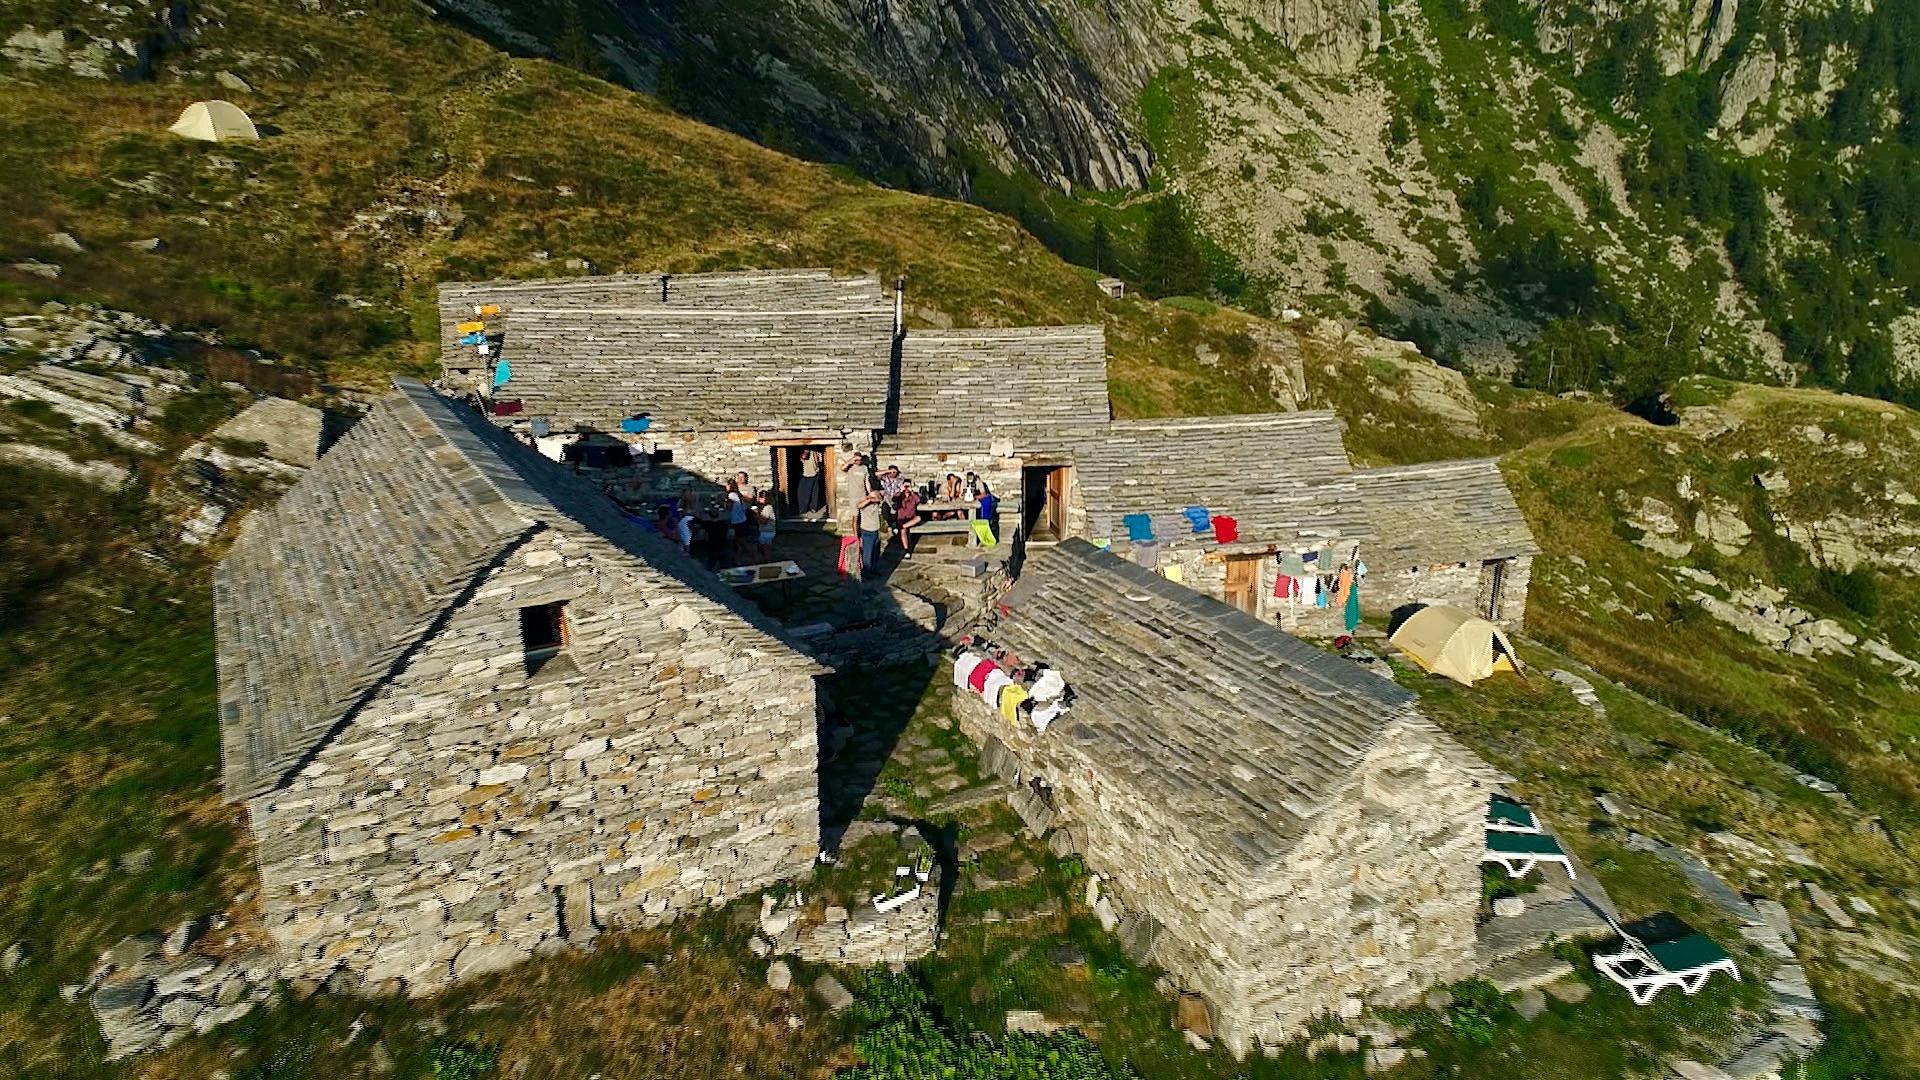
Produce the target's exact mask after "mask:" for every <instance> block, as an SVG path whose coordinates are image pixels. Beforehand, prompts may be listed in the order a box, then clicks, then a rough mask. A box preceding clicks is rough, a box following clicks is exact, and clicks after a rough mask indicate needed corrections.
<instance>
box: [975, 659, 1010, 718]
mask: <svg viewBox="0 0 1920 1080" xmlns="http://www.w3.org/2000/svg"><path fill="white" fill-rule="evenodd" d="M1012 685H1013V676H1011V675H1009V674H1007V673H1006V672H1004V671H1001V670H1000V669H999V668H998V667H996V668H994V669H993V670H992V671H991V672H989V673H988V674H987V678H986V681H985V682H984V683H982V684H981V685H980V697H981V699H982V700H984V701H985V702H986V703H987V707H988V708H993V707H994V706H996V705H998V704H999V702H1000V691H1002V690H1005V689H1006V688H1007V687H1009V686H1012Z"/></svg>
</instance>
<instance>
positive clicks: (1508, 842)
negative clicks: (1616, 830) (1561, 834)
mask: <svg viewBox="0 0 1920 1080" xmlns="http://www.w3.org/2000/svg"><path fill="white" fill-rule="evenodd" d="M1480 861H1481V862H1483V863H1489V862H1490V863H1499V864H1500V865H1501V866H1503V867H1506V870H1507V876H1508V877H1516V878H1520V877H1526V876H1527V874H1528V873H1530V872H1531V871H1532V870H1533V868H1534V867H1536V866H1538V865H1540V864H1541V863H1543V862H1551V863H1559V864H1560V865H1561V866H1563V867H1565V868H1566V871H1567V876H1568V877H1570V878H1571V877H1574V876H1575V875H1574V872H1573V860H1572V859H1569V858H1568V857H1567V853H1566V852H1565V851H1563V850H1561V848H1560V841H1558V840H1555V839H1554V838H1553V837H1551V836H1548V835H1547V834H1546V833H1539V832H1533V833H1525V832H1502V831H1500V830H1497V829H1489V830H1488V831H1487V849H1486V851H1485V852H1484V853H1483V854H1482V855H1481V856H1480Z"/></svg>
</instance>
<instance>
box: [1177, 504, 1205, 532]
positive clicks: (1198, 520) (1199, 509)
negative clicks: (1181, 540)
mask: <svg viewBox="0 0 1920 1080" xmlns="http://www.w3.org/2000/svg"><path fill="white" fill-rule="evenodd" d="M1180 512H1181V513H1182V514H1184V515H1186V519H1187V524H1189V525H1192V526H1193V531H1194V532H1197V533H1203V532H1206V531H1207V530H1208V529H1211V528H1213V516H1212V515H1211V514H1208V513H1207V508H1206V507H1204V506H1189V507H1187V508H1186V509H1185V510H1182V511H1180Z"/></svg>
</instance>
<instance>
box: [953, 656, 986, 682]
mask: <svg viewBox="0 0 1920 1080" xmlns="http://www.w3.org/2000/svg"><path fill="white" fill-rule="evenodd" d="M979 666H980V657H978V656H975V655H974V654H973V653H961V654H960V655H959V656H956V657H954V658H953V685H954V688H955V689H957V690H964V689H966V686H967V679H968V677H969V676H971V675H972V674H973V669H974V668H977V667H979Z"/></svg>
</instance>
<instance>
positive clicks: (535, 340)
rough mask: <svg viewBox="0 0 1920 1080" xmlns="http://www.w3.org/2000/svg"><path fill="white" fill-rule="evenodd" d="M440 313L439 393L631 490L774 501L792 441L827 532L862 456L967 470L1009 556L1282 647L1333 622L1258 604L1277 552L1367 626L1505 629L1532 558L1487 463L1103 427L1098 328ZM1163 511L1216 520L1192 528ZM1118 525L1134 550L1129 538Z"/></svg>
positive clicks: (503, 288) (1328, 437)
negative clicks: (1359, 572) (1067, 568)
mask: <svg viewBox="0 0 1920 1080" xmlns="http://www.w3.org/2000/svg"><path fill="white" fill-rule="evenodd" d="M440 303H441V309H442V334H443V343H444V345H445V349H444V350H443V358H444V360H445V362H446V363H447V364H448V371H449V375H448V384H449V385H450V386H452V387H454V388H456V389H465V390H467V391H469V392H472V393H474V394H476V395H478V396H482V397H487V396H489V395H491V399H492V405H493V406H494V410H495V412H496V417H495V419H496V421H497V422H499V423H501V424H503V425H506V426H510V427H512V428H513V429H514V430H516V431H521V432H523V433H527V434H529V435H531V436H533V437H534V438H535V441H536V442H537V443H539V444H541V445H542V448H543V449H544V450H546V451H548V452H549V453H550V454H553V455H558V454H559V453H560V448H559V445H558V444H559V443H561V442H566V441H571V440H574V439H576V438H580V437H581V436H580V435H579V434H578V433H579V432H592V433H596V434H594V435H592V436H591V437H592V438H596V439H603V440H608V441H619V442H621V443H623V444H624V445H623V446H622V447H621V448H620V449H621V451H622V452H623V453H624V452H627V448H629V447H630V448H631V451H632V452H633V453H637V454H639V455H642V456H643V457H645V458H646V459H647V460H649V461H650V462H652V463H654V464H655V465H657V466H660V467H659V468H655V469H651V470H648V471H647V477H648V479H647V481H646V483H647V484H649V485H650V487H649V490H648V492H646V493H645V495H647V496H652V497H658V496H661V495H664V494H666V493H667V492H668V491H670V490H673V489H675V488H677V487H678V486H680V485H684V484H686V483H688V482H690V481H691V482H693V483H695V484H697V485H698V484H710V483H712V482H716V481H720V480H722V479H724V478H725V477H727V476H730V475H732V474H734V473H737V472H745V473H746V474H747V475H748V477H749V479H750V480H751V481H752V482H753V484H754V485H755V486H759V487H771V488H773V489H775V490H776V491H781V492H791V491H792V490H793V489H794V487H795V484H796V474H797V469H798V467H799V466H798V460H799V455H800V454H801V453H802V451H804V450H807V449H814V450H819V451H821V452H822V453H823V454H824V456H825V457H826V459H827V463H828V469H827V475H828V476H829V477H831V478H832V479H833V481H834V482H833V483H831V484H829V485H828V490H827V501H828V503H829V506H828V509H829V511H830V514H829V518H830V521H831V522H832V523H833V524H834V525H835V526H836V527H838V528H840V529H841V530H843V531H846V530H850V529H851V527H852V515H853V510H854V506H855V504H856V503H857V501H858V496H859V485H858V483H857V481H856V480H855V478H854V477H853V476H852V475H851V474H848V473H846V472H845V470H844V468H843V466H844V465H845V464H846V463H847V462H848V461H850V460H851V455H852V454H854V453H862V454H865V455H868V457H869V460H875V459H877V460H880V461H881V462H883V463H886V464H897V465H899V466H900V467H901V469H902V471H903V472H904V473H905V474H906V475H907V476H908V477H910V478H912V479H914V480H916V481H918V482H921V483H926V482H937V481H939V480H941V479H942V478H943V477H944V476H945V475H946V474H947V473H949V472H952V473H959V474H962V475H964V474H966V473H968V472H973V473H977V474H978V475H979V476H981V477H982V478H983V479H984V480H986V482H987V483H988V485H989V486H990V487H991V488H992V490H993V491H994V493H995V494H996V495H998V496H999V499H1000V509H999V515H998V521H997V522H996V525H997V532H998V534H999V535H1000V536H1002V537H1003V538H1009V537H1010V538H1011V539H1012V540H1013V541H1014V547H1015V549H1016V550H1019V549H1022V548H1024V546H1025V544H1026V543H1027V542H1028V541H1033V542H1036V543H1039V544H1046V543H1053V542H1057V541H1059V540H1062V539H1065V538H1068V537H1081V538H1084V539H1089V540H1095V541H1106V542H1107V543H1109V544H1111V545H1112V546H1113V549H1114V550H1116V551H1118V552H1121V553H1123V554H1126V555H1128V556H1130V557H1135V558H1138V559H1140V560H1141V561H1142V562H1143V563H1148V564H1151V565H1152V566H1153V567H1154V568H1156V569H1158V570H1160V571H1161V572H1162V573H1163V574H1166V575H1167V576H1169V577H1171V578H1173V579H1175V580H1177V581H1179V582H1181V583H1182V584H1185V585H1187V586H1188V587H1189V588H1193V589H1196V590H1198V591H1200V592H1203V593H1206V594H1207V595H1210V596H1214V597H1217V598H1220V599H1223V600H1225V601H1227V602H1228V603H1230V604H1233V605H1234V606H1235V607H1238V608H1240V609H1241V610H1243V611H1247V612H1249V613H1250V614H1253V615H1255V616H1257V617H1258V618H1260V619H1263V620H1266V621H1271V622H1275V623H1277V624H1279V625H1281V626H1284V627H1286V628H1288V629H1292V630H1298V631H1301V632H1312V633H1327V634H1332V633H1339V632H1340V631H1341V630H1342V629H1343V621H1342V617H1341V614H1342V613H1341V612H1340V611H1338V610H1336V609H1334V608H1331V607H1328V608H1321V607H1316V606H1315V605H1314V603H1313V602H1312V599H1311V597H1308V598H1307V599H1306V600H1305V601H1304V602H1303V601H1302V600H1301V599H1300V598H1299V597H1298V596H1297V595H1294V596H1287V595H1282V593H1281V591H1279V590H1277V589H1276V586H1277V585H1278V584H1279V578H1280V576H1281V574H1280V571H1281V565H1282V563H1281V560H1282V559H1283V558H1285V557H1288V556H1300V557H1307V556H1313V557H1314V559H1313V565H1314V566H1315V567H1318V568H1322V569H1323V570H1324V572H1323V573H1320V574H1316V575H1314V576H1316V577H1325V578H1327V579H1328V580H1329V581H1331V576H1332V574H1333V573H1334V572H1335V571H1336V570H1337V569H1338V566H1337V565H1334V566H1330V567H1329V566H1327V564H1328V563H1335V564H1339V563H1347V562H1349V561H1354V562H1364V563H1365V564H1366V565H1367V569H1368V571H1369V575H1368V578H1367V579H1366V580H1365V581H1364V582H1363V583H1362V589H1361V594H1362V600H1363V603H1364V604H1365V606H1367V607H1368V608H1370V609H1372V610H1374V611H1381V610H1388V609H1390V608H1392V607H1394V606H1397V605H1398V604H1399V603H1401V602H1404V601H1406V600H1437V601H1442V602H1446V603H1449V604H1454V605H1457V606H1461V607H1467V608H1471V609H1473V610H1477V611H1482V612H1490V613H1492V617H1494V618H1496V619H1498V620H1500V621H1502V622H1504V623H1507V624H1508V625H1518V623H1519V620H1520V619H1521V618H1522V617H1523V616H1524V612H1525V602H1526V587H1527V578H1528V570H1529V563H1530V562H1531V558H1532V554H1533V551H1534V547H1533V544H1532V541H1531V539H1530V537H1529V536H1528V533H1527V528H1526V523H1525V520H1524V519H1523V518H1522V517H1521V516H1520V513H1519V510H1518V508H1517V507H1516V506H1515V505H1514V503H1513V500H1512V497H1511V495H1510V494H1509V493H1508V492H1507V491H1506V487H1505V484H1504V481H1502V480H1501V478H1500V475H1499V471H1498V468H1497V466H1495V465H1494V464H1493V463H1492V462H1491V461H1487V460H1477V461H1464V462H1440V463H1434V464H1429V465H1420V466H1408V467H1403V468H1394V469H1372V470H1363V471H1356V470H1355V469H1354V468H1353V465H1352V463H1351V462H1350V461H1349V459H1348V457H1347V454H1346V450H1345V448H1344V446H1343V445H1342V425H1341V422H1340V420H1339V419H1338V417H1336V416H1335V415H1334V414H1333V413H1331V412H1325V411H1301V412H1289V413H1271V414H1258V415H1244V416H1216V417H1188V418H1181V419H1154V420H1114V419H1112V416H1111V409H1110V406H1109V402H1108V395H1107V384H1106V348H1105V337H1104V333H1103V330H1102V328H1101V327H1098V326H1053V327H1028V328H1015V329H984V330H913V331H909V330H907V329H906V328H905V327H904V325H903V323H902V322H901V311H902V304H903V298H902V293H901V291H900V286H899V285H898V284H897V283H896V287H895V291H894V294H893V296H892V297H891V298H890V299H889V298H887V297H885V296H884V295H883V294H882V291H881V286H880V283H879V282H878V281H877V280H875V279H873V278H871V277H851V278H841V277H836V276H834V275H833V274H831V273H830V272H828V271H825V270H790V271H774V272H751V273H737V274H695V275H686V276H674V277H670V276H663V275H657V274H633V275H613V276H609V277H588V278H560V279H550V280H544V281H522V282H511V281H501V282H477V283H448V284H444V285H442V286H441V300H440ZM480 310H491V311H492V312H493V313H492V314H491V315H488V316H487V317H485V318H484V319H483V320H482V321H483V322H484V323H485V324H486V331H485V333H483V334H480V335H478V336H480V337H484V338H485V339H486V341H485V343H484V344H483V346H481V347H484V348H489V349H493V350H496V351H497V352H499V353H500V354H501V355H504V358H505V360H506V361H507V367H508V369H509V370H508V372H507V376H508V377H507V380H506V381H505V382H504V383H502V384H501V385H500V386H499V387H498V388H497V389H495V388H493V387H491V386H490V385H489V384H488V382H487V380H486V379H484V378H482V379H480V380H479V382H476V381H475V378H474V376H475V375H476V374H484V372H476V370H475V369H473V368H472V365H473V364H474V363H475V361H474V360H473V359H471V355H472V353H473V348H474V347H472V346H466V345H462V344H461V343H460V342H461V340H462V336H461V335H459V334H457V333H456V331H458V329H459V326H460V325H461V323H459V322H457V321H455V320H461V319H467V320H471V319H472V318H473V317H474V316H473V313H474V312H475V311H480ZM468 325H471V323H468ZM458 365H467V366H466V367H464V368H462V367H459V366H458ZM488 370H491V369H488ZM501 406H510V409H509V410H508V411H506V412H504V413H503V412H502V411H501V408H500V407H501ZM639 414H645V419H644V423H643V424H640V425H625V424H624V422H626V421H629V420H633V419H634V418H635V417H636V416H638V415H639ZM536 425H538V426H536ZM623 426H641V427H644V428H645V430H643V431H622V427H623ZM543 430H544V431H545V432H546V433H545V434H542V433H541V432H542V431H543ZM1363 484H1364V485H1365V486H1364V487H1363ZM1188 508H1198V509H1200V510H1204V511H1206V513H1207V515H1208V518H1209V520H1210V519H1211V517H1213V516H1224V517H1226V518H1229V519H1231V520H1232V521H1233V522H1234V525H1235V526H1236V528H1235V529H1234V530H1233V532H1232V534H1231V535H1229V534H1228V533H1226V532H1223V531H1221V530H1219V529H1215V528H1211V527H1203V528H1201V529H1199V530H1195V529H1194V528H1193V526H1192V524H1190V522H1189V520H1188V518H1187V516H1186V514H1185V511H1187V510H1188ZM1136 514H1144V515H1147V517H1148V518H1149V519H1150V520H1151V527H1152V534H1153V543H1152V545H1151V547H1150V548H1149V547H1146V546H1144V545H1135V544H1133V543H1131V542H1130V541H1129V539H1128V536H1129V532H1128V530H1127V528H1126V525H1125V522H1126V519H1127V518H1128V517H1129V516H1130V515H1136Z"/></svg>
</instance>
